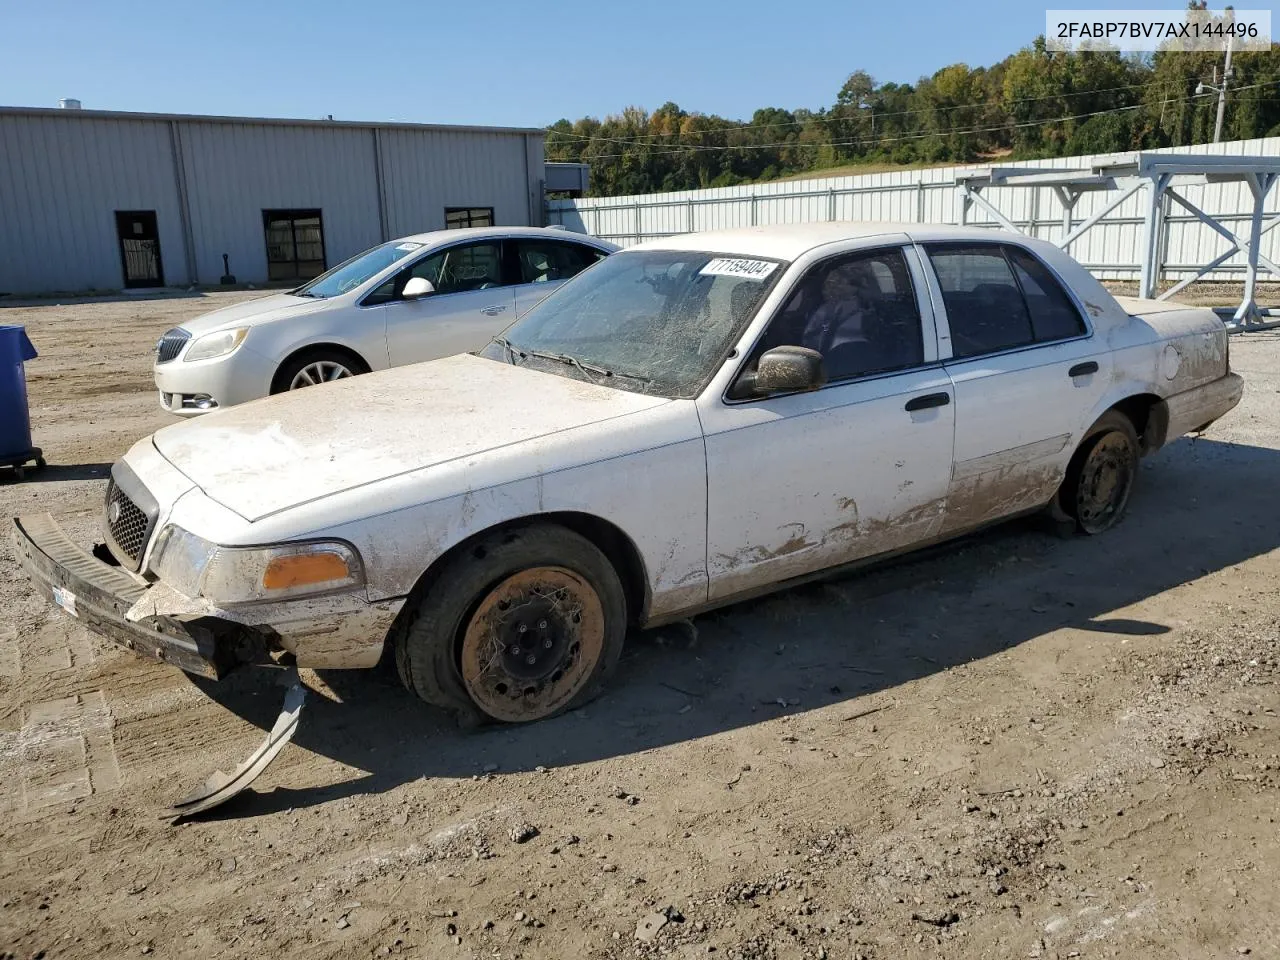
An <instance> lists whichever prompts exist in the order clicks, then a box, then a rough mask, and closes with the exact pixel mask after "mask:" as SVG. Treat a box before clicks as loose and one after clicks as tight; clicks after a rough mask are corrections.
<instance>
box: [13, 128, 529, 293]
mask: <svg viewBox="0 0 1280 960" xmlns="http://www.w3.org/2000/svg"><path fill="white" fill-rule="evenodd" d="M542 159H543V157H542V137H541V134H540V133H537V132H530V131H519V130H499V129H493V130H486V129H484V128H458V129H450V128H447V127H424V126H414V125H363V124H321V123H288V122H284V123H280V122H270V121H256V120H234V119H231V120H228V119H224V118H201V117H165V116H150V115H136V116H130V115H127V114H124V115H122V114H108V115H104V114H101V113H94V112H88V111H83V112H76V113H66V112H62V111H39V110H23V109H14V108H7V109H0V293H19V294H20V293H43V292H53V291H58V292H63V291H82V290H113V289H119V288H120V287H121V286H122V285H123V282H124V278H123V271H122V266H121V258H120V246H119V241H118V238H117V235H116V224H115V211H117V210H154V211H155V212H156V219H157V225H158V227H159V233H160V251H161V257H162V260H163V266H164V278H165V282H166V283H167V284H168V285H171V286H174V285H186V284H190V283H192V282H199V283H204V284H216V283H217V282H218V280H219V278H220V277H221V276H222V272H223V267H222V255H223V254H224V253H225V254H227V255H228V258H229V261H230V267H231V272H232V273H233V274H235V276H236V279H237V280H238V281H240V282H241V283H262V282H265V281H266V278H267V259H266V257H267V254H266V240H265V236H264V232H263V224H262V211H263V210H265V209H296V208H307V209H310V208H319V209H320V210H321V216H322V221H323V227H324V243H325V256H326V261H327V263H328V265H329V266H333V265H335V264H337V263H339V262H341V261H342V260H345V259H346V258H348V257H350V256H352V255H354V254H356V253H359V252H360V251H361V250H363V249H365V248H367V247H369V246H372V245H373V244H376V243H378V242H379V241H381V240H382V239H384V238H385V239H391V238H393V237H397V236H403V235H405V234H407V233H416V232H421V231H424V230H431V229H440V228H443V226H444V210H445V207H447V206H477V207H493V208H494V216H495V219H496V221H497V223H498V224H501V225H528V224H531V223H537V222H540V221H541V218H542V211H541V194H540V190H539V184H540V181H541V179H542ZM184 199H185V211H187V212H186V215H185V216H184Z"/></svg>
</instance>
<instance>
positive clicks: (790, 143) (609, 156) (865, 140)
mask: <svg viewBox="0 0 1280 960" xmlns="http://www.w3.org/2000/svg"><path fill="white" fill-rule="evenodd" d="M1277 82H1280V81H1274V80H1268V81H1264V82H1262V83H1253V84H1249V85H1247V86H1242V87H1235V88H1234V89H1235V91H1236V92H1237V93H1238V92H1240V91H1242V90H1251V89H1254V88H1257V87H1265V86H1270V85H1272V84H1274V83H1277ZM1192 99H1194V94H1193V95H1192V96H1187V97H1171V98H1169V99H1166V100H1157V101H1155V102H1154V103H1150V104H1148V103H1136V104H1132V105H1130V106H1127V107H1111V108H1109V109H1107V110H1094V111H1091V112H1089V113H1077V114H1073V115H1071V116H1066V117H1050V118H1048V119H1044V120H1024V121H1021V122H1018V123H1001V124H996V125H994V126H987V127H971V128H969V129H962V130H936V131H931V132H928V133H913V134H904V135H902V136H898V137H880V138H876V139H872V138H869V137H862V138H855V139H852V140H826V141H822V142H820V143H802V142H800V141H797V140H786V141H782V142H781V143H753V144H725V145H723V146H712V145H705V146H704V145H696V144H689V145H687V146H680V147H674V148H673V149H670V150H654V151H651V152H650V153H649V154H648V156H651V157H661V156H670V155H673V154H680V153H695V152H704V151H710V150H768V149H771V148H779V147H847V146H855V145H861V144H876V145H879V144H884V143H901V142H904V141H908V140H925V139H928V138H930V137H947V136H964V135H967V134H973V133H990V132H993V131H997V130H1010V129H1023V128H1026V127H1037V126H1045V125H1048V124H1051V123H1065V122H1067V121H1068V120H1085V119H1088V118H1089V117H1099V116H1104V115H1106V114H1113V113H1125V112H1127V111H1131V110H1142V109H1145V108H1147V107H1153V106H1160V105H1162V104H1168V103H1185V102H1186V101H1188V100H1192ZM602 139H604V138H602ZM624 156H627V154H625V153H606V154H594V155H592V156H590V157H588V158H587V159H588V160H591V161H596V160H616V159H619V158H621V157H624Z"/></svg>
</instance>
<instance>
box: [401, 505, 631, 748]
mask: <svg viewBox="0 0 1280 960" xmlns="http://www.w3.org/2000/svg"><path fill="white" fill-rule="evenodd" d="M410 603H413V604H414V605H415V606H414V607H413V608H412V609H411V610H410V611H409V613H408V617H407V618H406V621H405V622H404V624H403V626H402V627H401V629H400V630H398V632H397V634H396V636H395V638H394V641H393V643H394V646H395V657H396V666H397V668H398V670H399V672H400V678H401V680H403V681H404V684H405V686H406V687H408V688H409V690H411V691H412V692H413V693H415V694H417V695H418V696H419V697H420V698H422V699H423V700H425V701H426V702H428V703H431V704H434V705H436V706H440V707H444V708H445V709H447V710H449V711H451V712H452V713H454V714H455V715H456V716H457V717H458V718H459V719H460V720H462V721H463V722H464V723H476V722H486V721H501V722H505V723H528V722H531V721H534V720H541V719H544V718H546V717H550V716H554V715H555V714H557V713H560V712H562V711H564V710H568V709H571V708H573V707H576V706H579V705H580V704H583V703H585V702H586V701H588V700H590V699H591V698H592V697H593V696H595V695H596V694H597V693H598V692H599V691H600V689H601V688H602V687H603V685H604V682H605V679H606V678H607V677H608V675H609V674H610V673H611V672H612V670H613V668H614V667H615V666H616V665H617V662H618V657H619V655H620V654H621V652H622V643H623V638H624V637H625V635H626V600H625V596H624V594H623V590H622V584H621V582H620V581H619V579H618V575H617V573H616V572H615V571H614V569H613V566H612V565H611V564H610V563H609V560H608V558H607V557H605V555H604V554H603V553H601V552H600V550H599V549H598V548H596V546H595V545H594V544H592V543H591V542H590V541H589V540H587V539H585V538H584V537H581V536H579V535H578V534H576V533H573V532H572V531H570V530H566V529H564V528H563V527H558V526H553V525H550V524H543V525H537V526H530V527H523V528H518V529H512V530H507V531H503V532H500V533H498V534H495V535H494V536H492V537H487V538H485V539H484V540H482V541H480V542H479V543H477V544H476V545H475V546H474V547H472V548H470V549H468V550H466V551H464V552H463V553H461V554H459V555H458V556H456V557H455V558H454V559H453V560H452V561H450V562H449V563H448V566H447V567H446V568H445V569H444V570H443V571H442V572H441V573H440V575H439V576H438V577H437V578H435V579H434V580H433V582H432V583H431V584H430V585H429V586H428V587H427V589H426V590H425V591H424V594H423V595H422V596H421V597H419V598H416V599H411V600H410Z"/></svg>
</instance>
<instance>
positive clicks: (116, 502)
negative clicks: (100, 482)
mask: <svg viewBox="0 0 1280 960" xmlns="http://www.w3.org/2000/svg"><path fill="white" fill-rule="evenodd" d="M106 509H107V532H108V533H109V534H110V535H111V539H112V541H113V542H114V543H115V545H116V546H117V547H119V548H120V549H121V550H122V551H123V552H124V553H125V554H126V555H127V556H128V557H129V559H130V560H132V561H133V562H134V563H135V564H137V562H138V560H139V558H140V557H141V556H142V548H143V547H145V546H146V544H147V531H148V528H149V527H150V526H151V520H150V518H148V517H147V515H146V513H144V512H143V511H142V510H141V508H139V507H138V505H137V504H135V503H134V502H133V501H132V500H130V499H129V495H128V494H126V493H125V492H124V491H123V490H121V489H120V488H119V487H117V486H116V484H115V481H112V482H111V484H110V485H109V486H108V487H107V507H106Z"/></svg>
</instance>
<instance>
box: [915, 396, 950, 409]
mask: <svg viewBox="0 0 1280 960" xmlns="http://www.w3.org/2000/svg"><path fill="white" fill-rule="evenodd" d="M950 402H951V394H949V393H926V394H925V395H924V396H922V397H912V398H911V399H910V400H908V401H907V406H906V409H907V410H928V409H929V408H930V407H945V406H946V405H947V404H948V403H950Z"/></svg>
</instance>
